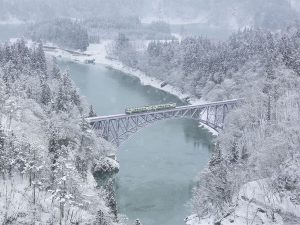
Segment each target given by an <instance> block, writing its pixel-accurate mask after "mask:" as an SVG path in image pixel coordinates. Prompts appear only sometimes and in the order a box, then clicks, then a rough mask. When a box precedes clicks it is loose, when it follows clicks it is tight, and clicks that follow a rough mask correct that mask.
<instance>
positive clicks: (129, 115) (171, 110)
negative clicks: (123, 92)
mask: <svg viewBox="0 0 300 225" xmlns="http://www.w3.org/2000/svg"><path fill="white" fill-rule="evenodd" d="M241 100H242V99H232V100H227V101H218V102H210V103H205V104H199V105H186V106H178V107H176V108H173V109H166V110H158V111H149V112H141V113H133V114H125V113H124V114H116V115H108V116H97V117H91V118H87V121H88V122H89V123H93V122H97V121H101V120H110V119H121V118H124V117H133V116H138V115H149V114H153V113H163V112H173V111H177V110H184V109H191V108H200V107H210V106H219V105H224V104H230V103H236V102H239V101H241Z"/></svg>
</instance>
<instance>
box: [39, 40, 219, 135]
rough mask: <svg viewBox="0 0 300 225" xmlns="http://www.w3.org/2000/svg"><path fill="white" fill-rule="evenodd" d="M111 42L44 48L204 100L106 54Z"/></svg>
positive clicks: (193, 100) (195, 101)
mask: <svg viewBox="0 0 300 225" xmlns="http://www.w3.org/2000/svg"><path fill="white" fill-rule="evenodd" d="M111 43H112V41H111V40H104V41H102V42H101V43H100V44H90V46H89V47H88V49H87V50H86V51H84V52H79V51H69V50H66V49H62V48H59V47H57V46H55V45H53V44H52V43H46V44H45V47H44V50H45V52H46V53H47V54H48V55H52V56H54V57H58V58H64V59H67V60H72V61H74V62H78V63H86V62H87V61H88V60H90V61H91V60H93V61H94V63H96V64H102V65H105V66H106V67H108V68H112V69H114V70H118V71H121V72H123V73H125V74H128V75H129V76H135V77H137V78H139V79H140V81H141V84H142V85H144V86H147V85H148V86H152V87H154V88H157V89H159V90H162V91H165V92H167V93H169V94H172V95H174V96H176V97H178V98H179V99H181V100H182V101H184V100H185V99H189V103H190V104H203V103H205V101H203V100H201V99H198V98H196V97H193V96H191V95H190V94H188V93H183V92H182V91H181V90H180V89H179V88H177V87H174V86H172V85H170V84H166V85H162V84H163V83H164V81H162V80H159V79H157V78H154V77H150V76H147V75H146V74H145V73H144V72H142V71H140V70H137V69H133V68H130V67H128V66H126V65H124V64H123V63H122V62H120V61H118V60H116V59H112V58H110V57H108V55H107V46H109V45H110V44H111ZM199 126H200V127H204V128H206V129H207V130H208V131H209V132H210V133H212V134H213V135H214V136H217V135H218V132H217V131H215V130H214V129H212V128H210V127H208V126H207V125H205V124H200V125H199Z"/></svg>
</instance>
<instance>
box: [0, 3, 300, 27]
mask: <svg viewBox="0 0 300 225" xmlns="http://www.w3.org/2000/svg"><path fill="white" fill-rule="evenodd" d="M299 9H300V4H299V3H298V2H297V1H295V0H264V1H261V0H243V1H240V0H219V1H217V0H210V1H207V0H153V1H150V0H110V1H107V0H85V1H82V0H72V1H71V0H48V1H43V0H22V1H19V0H10V1H8V0H0V20H9V19H11V18H15V19H18V20H22V21H37V20H49V19H51V18H57V17H71V18H77V19H83V18H89V17H118V16H137V17H140V18H146V17H151V18H155V19H156V20H159V19H160V20H165V21H166V22H170V23H173V22H174V21H176V23H180V22H191V23H195V22H198V23H202V24H207V25H209V26H217V27H226V28H230V29H235V30H236V29H241V28H244V27H264V28H270V29H279V28H281V27H283V26H286V24H288V23H290V22H291V21H294V20H295V19H298V18H299V16H298V15H297V12H298V11H299Z"/></svg>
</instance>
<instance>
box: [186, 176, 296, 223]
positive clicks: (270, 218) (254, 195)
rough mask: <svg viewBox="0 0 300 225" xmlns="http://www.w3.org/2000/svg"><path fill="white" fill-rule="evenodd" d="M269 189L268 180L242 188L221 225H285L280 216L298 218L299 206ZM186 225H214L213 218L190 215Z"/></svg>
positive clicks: (251, 183) (254, 182)
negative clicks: (230, 211)
mask: <svg viewBox="0 0 300 225" xmlns="http://www.w3.org/2000/svg"><path fill="white" fill-rule="evenodd" d="M270 190H272V189H271V188H270V181H269V180H268V179H263V180H257V181H253V182H249V183H247V184H245V185H243V186H242V188H241V189H240V192H239V196H238V197H237V200H236V208H235V209H234V211H233V212H232V213H231V214H230V215H229V216H227V217H226V218H224V219H223V220H222V221H221V222H222V223H221V224H222V225H243V224H255V225H263V224H264V225H286V223H285V222H284V219H283V216H282V215H292V216H295V217H298V218H300V206H299V205H298V206H297V205H295V204H293V203H292V202H291V201H290V200H289V199H288V198H283V197H280V196H279V194H278V193H274V192H272V191H270ZM186 224H187V225H214V220H213V218H211V217H209V218H201V219H199V217H198V216H197V215H195V214H194V215H192V216H190V217H188V218H187V219H186Z"/></svg>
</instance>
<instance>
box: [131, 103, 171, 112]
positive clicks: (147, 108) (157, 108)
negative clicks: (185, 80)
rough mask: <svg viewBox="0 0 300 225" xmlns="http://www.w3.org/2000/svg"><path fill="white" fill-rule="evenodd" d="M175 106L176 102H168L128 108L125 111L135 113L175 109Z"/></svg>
mask: <svg viewBox="0 0 300 225" xmlns="http://www.w3.org/2000/svg"><path fill="white" fill-rule="evenodd" d="M174 108H176V103H168V104H160V105H151V106H143V107H133V108H126V109H125V113H126V114H135V113H143V112H155V111H160V110H166V109H174Z"/></svg>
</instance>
